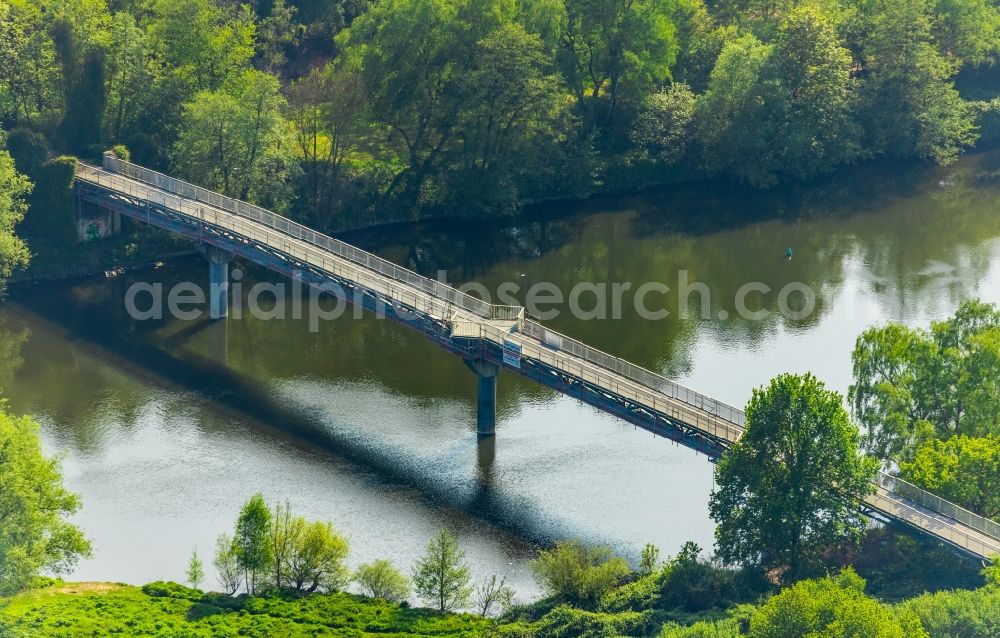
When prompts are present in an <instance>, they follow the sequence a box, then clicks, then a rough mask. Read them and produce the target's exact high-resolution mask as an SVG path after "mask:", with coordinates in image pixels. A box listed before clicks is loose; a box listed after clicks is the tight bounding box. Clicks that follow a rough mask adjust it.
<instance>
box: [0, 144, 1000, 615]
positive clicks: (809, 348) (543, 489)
mask: <svg viewBox="0 0 1000 638" xmlns="http://www.w3.org/2000/svg"><path fill="white" fill-rule="evenodd" d="M998 171H1000V154H998V153H993V154H980V155H977V156H973V157H969V158H966V159H965V160H963V161H962V162H960V163H959V164H958V165H956V166H953V167H948V168H943V169H940V168H929V167H919V166H917V167H913V166H911V167H903V168H900V167H877V166H876V167H866V168H863V169H857V170H855V171H852V172H850V173H848V174H843V175H840V176H838V177H837V178H835V179H831V180H827V181H826V182H824V183H821V184H814V185H811V186H809V187H799V188H794V189H784V190H780V191H774V192H769V193H764V194H751V193H745V192H739V191H735V190H731V189H726V188H721V187H711V186H700V187H698V188H691V189H688V190H681V191H672V192H669V193H661V194H653V195H647V196H643V197H635V198H618V199H608V200H599V201H593V202H589V203H586V204H582V205H579V206H576V207H573V208H567V207H560V208H559V209H558V210H557V209H555V208H552V209H550V210H540V211H537V212H536V213H534V214H533V215H531V216H528V217H525V218H521V219H519V220H516V221H515V222H507V223H496V224H493V223H450V224H444V223H436V224H424V225H418V226H408V227H396V228H391V229H383V230H380V231H377V232H376V231H373V232H368V233H359V234H356V235H354V236H352V237H349V238H348V239H350V240H351V241H354V242H356V243H359V244H360V245H362V246H363V247H365V248H368V249H371V250H375V251H377V252H379V253H380V254H382V255H383V256H385V257H387V258H389V259H392V260H394V261H396V262H398V263H401V264H404V265H407V266H409V267H411V268H414V269H416V270H419V271H421V272H422V273H424V274H428V275H430V276H437V274H438V273H439V272H440V271H445V272H446V276H447V278H448V280H449V281H451V282H456V283H460V282H469V281H475V282H480V283H482V284H483V285H485V286H486V288H487V289H489V290H491V291H495V290H496V287H497V286H498V285H499V284H501V283H502V282H505V281H510V282H513V283H515V284H517V285H524V284H528V285H529V286H537V285H538V284H541V283H543V282H551V283H552V284H554V285H556V286H557V287H559V288H560V289H562V290H565V291H569V290H570V289H572V288H573V286H574V285H576V284H578V283H580V282H592V283H595V284H600V283H606V284H608V285H609V286H610V284H613V283H619V284H622V283H625V282H628V283H630V284H632V289H631V292H634V290H635V289H636V288H638V286H640V285H641V284H643V283H646V282H662V283H665V284H666V285H668V286H669V287H670V288H671V289H672V290H671V292H669V293H666V294H661V293H656V294H651V295H649V297H648V300H649V304H648V305H650V306H657V307H662V308H663V309H665V310H667V311H669V315H668V316H667V317H666V318H664V319H661V320H647V319H643V318H642V317H641V316H640V313H639V312H638V311H637V310H636V309H635V306H634V299H633V298H632V296H631V292H629V293H628V294H625V295H623V297H622V303H621V317H620V318H617V319H615V318H607V319H585V318H579V317H574V316H572V313H571V312H569V311H568V310H567V309H566V308H565V306H564V307H563V308H562V310H563V311H562V314H561V315H560V316H559V317H557V318H555V319H552V320H550V321H548V322H547V323H549V324H551V325H552V326H553V327H554V328H556V329H558V330H561V331H564V332H566V333H568V334H570V335H572V336H574V337H577V338H580V339H583V340H585V341H587V342H589V343H591V344H592V345H594V346H596V347H599V348H601V349H603V350H606V351H608V352H611V353H614V354H616V355H620V356H622V357H625V358H628V359H630V360H632V361H634V362H636V363H639V364H642V365H644V366H647V367H649V368H651V369H653V370H657V371H660V372H662V373H663V374H666V375H668V376H671V377H673V378H675V379H677V380H679V381H681V382H683V383H685V384H687V385H689V386H692V387H694V388H695V389H697V390H700V391H702V392H705V393H707V394H711V395H714V396H717V397H719V398H721V399H723V400H726V401H728V402H730V403H733V404H735V405H743V404H744V403H745V401H746V399H747V398H748V396H749V394H750V392H751V390H752V388H754V387H755V386H758V385H761V384H763V383H765V382H766V381H767V380H768V379H769V378H771V377H772V376H774V375H776V374H778V373H780V372H785V371H806V370H810V371H812V372H814V373H816V374H817V375H818V376H819V377H820V378H822V379H824V380H826V381H827V383H828V384H829V385H830V386H832V387H834V388H836V389H838V390H841V391H844V390H846V387H847V385H848V384H849V382H850V349H851V347H852V345H853V342H854V340H855V338H856V337H857V335H858V334H859V333H860V332H861V331H862V330H863V329H864V328H865V327H866V326H868V325H870V324H872V323H875V322H878V321H884V320H890V319H891V320H901V321H906V322H908V323H912V324H922V323H926V322H927V321H929V320H931V319H934V318H940V317H943V316H945V315H947V314H948V313H950V312H952V311H953V310H954V308H955V307H956V306H957V304H958V303H959V301H960V300H961V299H962V298H964V297H966V296H972V295H978V296H980V297H983V298H986V299H989V300H991V301H1000V177H998V176H997V175H998ZM786 247H792V248H793V250H794V256H793V258H792V259H790V260H789V259H786V257H785V249H786ZM243 268H244V269H245V270H246V273H245V277H244V280H243V283H244V284H245V286H244V289H243V293H242V297H245V296H246V294H247V291H248V290H249V288H250V286H251V285H252V284H254V283H257V282H261V281H271V282H275V283H282V280H281V278H279V277H277V276H274V275H270V274H268V273H265V272H261V271H260V270H259V269H255V268H247V267H246V266H245V265H244V266H243ZM206 271H207V269H206V268H205V266H204V264H203V263H202V262H199V261H197V260H190V261H188V262H182V263H178V264H171V265H169V266H167V267H165V268H162V269H159V270H156V271H152V272H147V273H132V274H129V275H127V276H126V277H124V278H119V279H117V280H113V281H108V280H104V279H100V280H92V281H86V282H79V283H73V284H60V285H55V286H50V287H45V288H42V287H37V288H30V289H28V288H23V289H19V290H14V291H13V293H12V294H11V296H10V298H9V299H8V300H7V301H6V302H5V303H4V304H3V305H2V306H0V333H2V337H0V387H2V388H3V390H4V394H5V395H6V396H7V397H8V398H9V400H10V402H11V405H12V407H13V409H14V410H15V411H18V412H27V413H31V414H34V415H35V416H36V417H37V418H38V419H39V420H40V421H41V423H42V426H43V435H44V440H45V445H46V447H47V449H48V450H50V451H53V452H59V453H61V454H63V456H64V466H65V472H66V476H67V481H68V483H69V485H70V486H71V487H72V488H73V489H74V490H76V491H78V492H80V493H81V494H82V496H83V501H84V509H83V511H82V512H81V513H80V515H79V517H78V520H79V523H80V524H81V525H82V526H83V527H84V528H85V529H86V531H87V532H88V534H89V535H90V537H91V538H92V539H93V540H94V545H95V549H96V551H95V555H94V558H93V559H92V560H90V561H87V562H85V563H83V564H81V566H80V567H79V569H78V571H77V572H76V573H75V574H74V575H73V577H74V578H78V579H88V580H98V579H99V580H117V581H127V582H135V583H139V582H146V581H149V580H154V579H159V578H171V579H178V580H179V579H182V575H183V570H184V567H185V564H186V559H187V557H188V555H189V554H190V551H191V549H192V547H194V546H197V547H198V548H199V549H200V550H201V552H202V554H203V555H207V554H209V553H210V551H211V548H212V547H213V545H214V538H215V536H216V535H217V534H218V533H220V532H223V531H229V528H230V526H231V524H232V521H233V519H234V518H235V515H236V512H237V510H238V508H239V505H240V503H241V502H242V501H243V500H244V499H245V498H247V497H248V496H249V495H251V494H252V493H254V492H256V491H258V490H259V491H262V492H263V493H264V494H265V496H266V497H268V498H269V499H285V498H287V499H289V500H290V501H291V502H292V503H293V505H294V506H295V507H296V508H297V509H298V510H299V511H300V512H301V513H303V514H307V515H309V516H314V517H323V518H327V519H330V520H332V521H334V522H335V524H336V525H337V526H338V527H339V528H340V529H341V530H342V531H344V532H345V533H346V534H348V535H349V537H350V539H351V548H352V551H351V557H350V561H351V562H352V563H353V564H357V563H360V562H362V561H368V560H371V559H374V558H378V557H386V558H390V559H392V560H393V561H395V562H397V563H398V564H399V565H401V566H403V567H408V566H409V565H410V564H411V563H412V561H413V560H414V558H415V557H416V556H417V555H418V554H419V553H420V552H421V551H422V548H423V546H424V544H425V543H426V541H427V539H428V538H429V537H430V535H431V534H432V533H433V532H434V531H435V530H436V529H437V528H438V527H440V526H442V525H447V526H449V527H451V528H452V529H454V530H455V531H456V532H457V533H458V535H459V537H460V539H461V541H462V544H463V545H464V546H465V548H466V549H467V550H468V552H469V558H470V562H471V563H472V566H473V570H474V572H475V573H476V574H477V575H478V576H483V575H487V574H489V573H493V572H497V573H506V574H508V575H509V576H510V578H511V579H512V580H513V581H514V583H515V585H516V587H517V589H518V590H519V592H521V594H522V597H524V598H527V597H530V596H532V595H534V594H535V593H536V589H535V587H534V585H533V584H532V582H531V578H530V573H529V570H528V568H527V559H528V558H529V557H530V556H531V554H532V552H533V551H534V549H535V548H536V547H537V546H538V545H539V544H543V543H547V542H550V541H552V540H554V539H558V538H560V537H566V536H573V537H579V538H583V539H585V540H587V541H589V542H605V543H609V544H612V545H613V546H614V547H616V548H617V549H618V550H620V551H622V552H624V553H626V554H628V555H629V556H635V555H636V553H637V552H638V550H639V549H640V548H641V547H642V545H643V544H645V543H647V542H653V543H656V544H658V545H659V546H661V548H662V549H663V551H664V552H666V553H672V552H674V551H676V550H677V549H678V548H679V547H680V545H681V544H682V543H684V542H685V541H687V540H695V541H697V542H698V543H700V544H701V545H702V546H703V547H706V548H707V547H710V546H711V544H712V527H713V525H712V522H711V521H710V520H709V518H708V515H707V499H708V495H709V493H710V491H711V489H712V476H711V466H710V465H709V463H707V461H706V460H705V459H704V458H703V457H700V456H698V455H696V454H695V453H693V452H690V451H688V450H686V449H684V448H679V447H676V446H675V445H674V444H672V443H669V442H667V441H664V440H662V439H655V438H654V437H653V436H652V435H650V434H648V433H645V432H642V431H638V432H637V431H635V430H634V429H633V428H632V427H631V426H629V425H627V424H624V423H621V422H618V421H616V420H615V419H614V418H612V417H608V416H606V415H603V414H600V413H598V412H597V411H595V410H593V409H591V408H589V407H586V406H583V405H580V404H578V403H576V402H575V401H573V400H570V399H567V398H564V397H561V396H559V395H557V394H555V393H553V392H552V391H550V390H547V389H544V388H541V387H539V386H537V385H535V384H532V383H530V382H527V381H524V380H522V379H519V378H515V377H513V376H512V375H510V374H505V375H504V376H503V377H502V379H501V382H500V387H499V395H500V415H499V425H498V433H497V438H496V446H495V450H492V451H490V450H481V449H477V443H476V439H475V434H474V430H475V414H474V406H473V400H472V398H473V392H474V378H473V376H472V375H471V373H470V372H469V371H468V370H466V369H465V367H464V366H463V365H462V363H461V362H460V361H459V360H458V359H457V358H455V357H453V356H451V355H449V354H447V353H445V352H443V351H440V350H438V349H437V348H436V347H435V346H433V345H432V344H430V343H429V342H427V341H425V340H424V339H423V337H421V336H420V335H419V334H418V333H416V332H413V331H410V330H408V329H406V328H403V327H401V326H399V325H397V324H394V323H391V322H389V321H382V320H377V319H374V318H372V317H365V318H362V319H355V318H353V313H352V312H347V313H346V314H345V315H344V316H342V317H341V318H339V319H337V320H334V321H326V322H321V324H320V325H319V329H318V331H315V332H314V331H311V330H310V326H309V322H308V320H306V319H300V320H292V319H288V320H283V321H282V320H270V321H268V320H263V319H259V318H254V317H252V316H249V315H248V314H244V316H243V317H242V318H240V319H232V318H231V319H229V320H228V321H227V322H223V323H210V322H207V321H205V320H204V319H201V318H198V319H193V320H190V321H180V320H163V321H147V322H138V321H133V320H130V319H129V318H128V317H127V315H126V313H125V312H124V311H123V298H124V292H125V290H126V289H127V287H128V286H129V285H131V284H132V283H134V282H135V281H140V280H142V281H151V282H159V283H163V284H164V285H165V286H166V287H167V288H168V289H169V287H170V286H172V285H173V284H175V283H177V282H181V281H186V280H191V281H195V282H198V283H202V284H203V283H204V279H205V277H206V274H207V273H206ZM680 271H686V273H687V278H688V281H692V282H693V281H697V282H702V283H704V284H705V286H706V287H707V289H708V291H709V293H710V299H709V300H708V303H707V308H706V309H707V313H706V315H705V317H701V316H700V311H701V303H700V296H699V295H698V294H695V295H693V296H689V297H688V298H687V303H685V302H683V301H681V300H679V299H678V296H677V294H676V292H675V291H676V287H677V282H678V276H679V273H680ZM748 282H759V283H760V284H763V285H764V286H766V287H767V288H768V289H769V290H770V292H768V293H760V292H755V293H753V294H751V295H750V296H749V297H748V299H749V301H748V303H747V306H748V307H749V309H750V310H755V311H760V310H764V311H768V312H769V316H767V317H766V318H764V319H761V320H750V319H745V318H741V317H740V316H739V313H738V312H737V305H736V297H737V292H738V290H739V289H740V287H741V286H744V285H745V284H747V283H748ZM789 284H795V285H798V284H802V285H803V286H804V287H807V288H808V289H810V290H812V291H814V293H815V303H814V309H813V311H812V312H810V313H808V315H807V316H802V317H794V318H793V317H789V316H787V315H786V316H783V315H781V314H780V313H776V312H774V311H776V310H777V309H778V308H779V291H781V290H782V289H783V288H785V287H786V286H788V285H789ZM521 294H522V293H520V292H519V293H517V294H515V297H516V298H517V299H521V298H522V297H520V296H518V295H521ZM581 299H582V300H583V301H581V305H582V306H584V307H585V308H588V307H590V306H593V303H588V302H587V301H586V299H589V298H588V297H586V296H583V297H581ZM789 299H790V300H789V305H790V306H792V307H793V308H792V309H793V310H795V309H797V308H799V307H801V305H802V304H801V300H798V298H797V297H796V296H795V295H794V294H793V295H791V296H790V298H789ZM685 311H687V316H684V314H685ZM609 314H613V308H611V309H609ZM723 317H725V318H723Z"/></svg>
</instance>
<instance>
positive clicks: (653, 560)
mask: <svg viewBox="0 0 1000 638" xmlns="http://www.w3.org/2000/svg"><path fill="white" fill-rule="evenodd" d="M659 564H660V548H659V547H657V546H656V545H653V544H650V543H647V544H646V546H645V547H643V548H642V559H641V560H640V561H639V574H641V575H642V576H649V575H650V574H652V573H653V572H654V571H656V569H657V567H658V566H659Z"/></svg>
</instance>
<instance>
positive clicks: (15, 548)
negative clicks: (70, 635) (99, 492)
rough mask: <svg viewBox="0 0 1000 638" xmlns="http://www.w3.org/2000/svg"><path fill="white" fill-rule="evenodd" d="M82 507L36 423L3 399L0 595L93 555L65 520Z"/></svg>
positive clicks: (0, 428) (0, 425)
mask: <svg viewBox="0 0 1000 638" xmlns="http://www.w3.org/2000/svg"><path fill="white" fill-rule="evenodd" d="M79 509H80V500H79V498H77V496H76V495H75V494H72V493H70V492H68V491H67V490H66V488H64V487H63V484H62V474H61V472H60V468H59V463H58V461H57V460H55V459H51V458H47V457H46V456H45V455H44V454H43V453H42V448H41V442H40V440H39V438H38V425H37V424H36V423H35V422H34V421H33V420H32V419H31V418H29V417H26V416H25V417H17V416H14V415H12V414H10V412H9V411H8V409H7V405H6V404H5V403H2V402H0V523H2V524H0V596H9V595H11V594H13V593H15V592H17V591H19V590H21V589H24V588H25V587H27V586H28V585H29V584H30V583H31V582H32V579H33V578H34V577H36V576H39V575H41V574H42V573H43V572H52V573H56V574H61V573H66V572H68V571H69V570H71V569H72V568H73V567H74V566H75V565H76V562H77V561H78V560H79V559H80V558H85V557H87V556H89V555H90V543H89V542H88V541H87V540H86V539H85V538H84V536H83V532H81V531H80V529H79V528H78V527H76V526H75V525H73V524H72V523H70V522H69V521H68V520H67V518H68V517H69V516H72V515H73V514H75V513H76V512H77V511H78V510H79Z"/></svg>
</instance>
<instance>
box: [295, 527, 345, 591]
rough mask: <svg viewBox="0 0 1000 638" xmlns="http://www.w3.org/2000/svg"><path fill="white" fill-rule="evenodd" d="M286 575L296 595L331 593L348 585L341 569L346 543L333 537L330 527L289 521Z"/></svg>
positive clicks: (333, 533) (336, 535)
mask: <svg viewBox="0 0 1000 638" xmlns="http://www.w3.org/2000/svg"><path fill="white" fill-rule="evenodd" d="M288 533H289V536H290V539H291V542H290V547H289V551H288V564H287V566H286V568H285V569H286V571H287V574H288V581H289V583H290V584H291V586H292V587H294V588H295V589H297V590H299V591H308V592H314V591H317V590H320V589H322V590H325V591H335V590H339V589H343V588H344V586H345V585H347V583H348V582H350V572H349V571H348V569H347V567H346V566H345V565H344V561H345V559H346V558H347V552H348V545H347V540H346V539H345V538H344V537H343V536H340V535H339V534H337V532H336V530H335V529H334V528H333V524H332V523H324V522H321V521H306V520H305V519H303V518H301V517H295V518H293V519H292V521H291V523H290V526H289V532H288Z"/></svg>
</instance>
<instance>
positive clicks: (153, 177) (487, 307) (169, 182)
mask: <svg viewBox="0 0 1000 638" xmlns="http://www.w3.org/2000/svg"><path fill="white" fill-rule="evenodd" d="M104 169H105V170H107V171H110V172H112V173H118V174H120V175H124V176H126V177H130V178H132V179H135V180H138V181H140V182H144V183H146V184H149V185H151V186H155V187H156V188H159V189H161V190H165V191H167V192H169V193H173V194H175V195H180V196H181V197H186V198H188V199H191V200H194V201H198V202H202V203H205V204H209V205H211V206H215V207H216V208H221V209H223V210H226V211H229V212H231V213H234V214H236V215H240V216H242V217H246V218H248V219H251V220H253V221H255V222H258V223H260V224H264V225H265V226H269V227H271V228H274V229H275V230H278V231H281V232H283V233H287V234H289V235H291V236H292V237H295V238H296V239H300V240H302V241H305V242H308V243H310V244H313V245H315V246H319V247H320V248H323V249H324V250H328V251H330V252H332V253H333V254H335V255H338V256H340V257H343V258H344V259H348V260H350V261H353V262H355V263H357V264H360V265H362V266H364V267H365V268H369V269H371V270H374V271H375V272H377V273H379V274H380V275H383V276H385V277H389V278H391V279H395V280H397V281H401V282H403V283H406V284H408V285H410V286H413V287H415V288H418V289H420V290H422V291H423V292H426V293H428V294H430V295H434V296H436V297H438V298H440V299H445V300H447V301H448V302H449V303H451V304H454V305H456V306H459V307H460V308H463V309H464V310H467V311H469V312H472V313H474V314H477V315H479V316H480V317H483V318H485V319H496V318H507V316H508V315H510V314H512V311H511V310H510V309H511V308H512V307H511V306H492V305H491V304H488V303H486V302H485V301H482V300H481V299H477V298H475V297H473V296H472V295H468V294H465V293H463V292H461V291H459V290H457V289H455V288H453V287H452V286H449V285H447V284H445V283H442V282H439V281H435V280H433V279H429V278H427V277H424V276H422V275H418V274H417V273H415V272H413V271H412V270H408V269H406V268H403V267H402V266H398V265H396V264H394V263H392V262H391V261H387V260H385V259H382V258H381V257H378V256H376V255H373V254H371V253H369V252H367V251H364V250H361V249H360V248H357V247H355V246H352V245H350V244H348V243H345V242H342V241H340V240H338V239H334V238H333V237H330V236H329V235H324V234H323V233H318V232H316V231H314V230H312V229H311V228H308V227H306V226H303V225H302V224H298V223H296V222H293V221H292V220H290V219H288V218H287V217H282V216H281V215H276V214H274V213H272V212H271V211H269V210H266V209H264V208H261V207H260V206H255V205H253V204H248V203H247V202H243V201H240V200H237V199H233V198H231V197H226V196H225V195H220V194H219V193H215V192H212V191H210V190H208V189H206V188H202V187H200V186H195V185H194V184H191V183H189V182H185V181H183V180H179V179H176V178H174V177H170V176H169V175H164V174H163V173H158V172H156V171H153V170H150V169H148V168H143V167H142V166H137V165H135V164H132V163H130V162H126V161H124V160H121V159H118V158H117V157H115V156H114V153H105V154H104ZM513 314H516V313H513ZM510 319H511V320H514V319H516V316H512V317H510Z"/></svg>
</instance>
